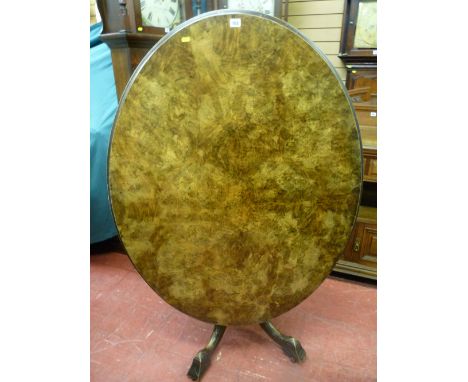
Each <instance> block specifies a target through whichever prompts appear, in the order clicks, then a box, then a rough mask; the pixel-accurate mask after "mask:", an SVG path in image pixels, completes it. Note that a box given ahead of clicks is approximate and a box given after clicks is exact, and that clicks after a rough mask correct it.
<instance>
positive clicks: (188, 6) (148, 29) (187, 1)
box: [133, 0, 193, 36]
mask: <svg viewBox="0 0 468 382" xmlns="http://www.w3.org/2000/svg"><path fill="white" fill-rule="evenodd" d="M147 1H148V0H147ZM168 1H169V0H168ZM179 2H182V3H183V4H182V7H181V10H182V12H183V14H182V17H181V22H184V21H185V20H188V19H189V18H191V17H193V11H192V1H191V0H179ZM133 4H134V9H135V12H134V14H135V23H136V28H137V32H143V33H153V34H158V35H161V36H164V35H165V34H166V33H167V32H166V30H165V28H158V27H152V26H145V25H143V17H142V14H141V1H140V0H133Z"/></svg>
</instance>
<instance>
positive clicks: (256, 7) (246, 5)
mask: <svg viewBox="0 0 468 382" xmlns="http://www.w3.org/2000/svg"><path fill="white" fill-rule="evenodd" d="M227 7H228V8H229V9H241V10H250V11H257V12H261V13H265V14H266V15H270V16H273V15H274V14H275V0H228V6H227Z"/></svg>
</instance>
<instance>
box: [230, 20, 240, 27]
mask: <svg viewBox="0 0 468 382" xmlns="http://www.w3.org/2000/svg"><path fill="white" fill-rule="evenodd" d="M229 26H230V27H231V28H240V26H241V19H230V20H229Z"/></svg>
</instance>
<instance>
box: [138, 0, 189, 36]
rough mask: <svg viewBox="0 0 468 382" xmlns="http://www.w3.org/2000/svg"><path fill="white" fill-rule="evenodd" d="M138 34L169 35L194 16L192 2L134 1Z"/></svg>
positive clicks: (166, 0)
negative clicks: (176, 27)
mask: <svg viewBox="0 0 468 382" xmlns="http://www.w3.org/2000/svg"><path fill="white" fill-rule="evenodd" d="M134 3H135V23H136V27H137V32H145V33H158V32H159V33H167V32H168V31H170V30H171V29H172V28H174V27H175V26H177V25H179V24H180V23H182V22H183V21H185V20H187V19H188V18H190V17H191V16H192V3H191V1H190V0H134Z"/></svg>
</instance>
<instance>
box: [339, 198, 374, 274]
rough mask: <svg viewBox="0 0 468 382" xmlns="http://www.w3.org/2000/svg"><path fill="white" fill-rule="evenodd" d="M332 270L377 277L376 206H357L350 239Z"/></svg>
mask: <svg viewBox="0 0 468 382" xmlns="http://www.w3.org/2000/svg"><path fill="white" fill-rule="evenodd" d="M334 270H335V271H336V272H342V273H347V274H351V275H355V276H362V277H366V278H370V279H373V280H376V279H377V208H374V207H366V206H361V207H360V208H359V215H358V218H357V221H356V225H355V226H354V230H353V233H352V236H351V239H350V240H349V242H348V245H347V247H346V250H345V252H344V254H343V256H342V257H341V258H340V259H339V260H338V262H337V263H336V265H335V269H334Z"/></svg>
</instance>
